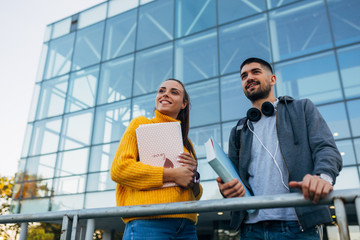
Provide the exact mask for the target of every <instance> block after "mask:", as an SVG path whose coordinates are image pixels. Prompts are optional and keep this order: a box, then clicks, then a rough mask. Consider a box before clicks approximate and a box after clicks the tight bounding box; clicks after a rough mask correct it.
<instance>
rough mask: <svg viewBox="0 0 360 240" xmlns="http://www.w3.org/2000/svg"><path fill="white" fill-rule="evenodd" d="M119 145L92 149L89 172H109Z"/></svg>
mask: <svg viewBox="0 0 360 240" xmlns="http://www.w3.org/2000/svg"><path fill="white" fill-rule="evenodd" d="M118 145H119V143H118V142H116V143H111V144H104V145H100V146H94V147H92V148H91V157H90V168H89V172H98V171H108V170H109V169H110V167H111V164H112V162H113V159H114V156H115V153H116V150H117V147H118Z"/></svg>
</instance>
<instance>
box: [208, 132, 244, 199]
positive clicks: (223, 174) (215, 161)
mask: <svg viewBox="0 0 360 240" xmlns="http://www.w3.org/2000/svg"><path fill="white" fill-rule="evenodd" d="M205 150H206V158H207V160H208V163H209V164H210V166H211V167H212V168H213V169H214V171H215V172H216V174H217V175H219V177H220V178H221V180H222V181H223V182H224V183H226V182H229V181H231V180H233V179H234V178H237V179H239V181H240V182H241V183H242V185H243V186H244V187H245V185H244V184H243V182H242V181H241V179H240V176H239V174H238V171H237V170H236V169H235V166H234V164H233V163H232V162H231V160H230V159H229V158H228V156H227V155H226V153H225V152H224V151H223V150H222V148H221V147H220V145H219V144H218V143H217V142H216V141H215V140H214V139H213V138H212V137H210V138H209V140H208V141H207V142H206V143H205ZM245 191H246V193H245V197H250V196H251V194H250V192H249V190H248V189H247V188H246V187H245Z"/></svg>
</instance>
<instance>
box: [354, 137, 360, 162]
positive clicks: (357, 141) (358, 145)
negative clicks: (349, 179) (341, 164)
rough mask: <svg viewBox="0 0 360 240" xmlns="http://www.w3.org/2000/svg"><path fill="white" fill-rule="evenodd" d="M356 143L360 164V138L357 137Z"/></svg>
mask: <svg viewBox="0 0 360 240" xmlns="http://www.w3.org/2000/svg"><path fill="white" fill-rule="evenodd" d="M354 145H355V153H356V157H357V163H358V164H359V162H360V139H355V140H354Z"/></svg>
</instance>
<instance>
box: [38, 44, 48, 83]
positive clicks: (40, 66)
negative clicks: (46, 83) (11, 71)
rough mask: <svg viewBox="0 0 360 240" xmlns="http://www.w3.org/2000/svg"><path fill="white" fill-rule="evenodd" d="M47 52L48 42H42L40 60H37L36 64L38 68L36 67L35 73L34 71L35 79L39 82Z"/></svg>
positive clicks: (42, 74)
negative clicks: (37, 63)
mask: <svg viewBox="0 0 360 240" xmlns="http://www.w3.org/2000/svg"><path fill="white" fill-rule="evenodd" d="M47 53H48V43H44V44H43V47H42V49H41V54H40V61H39V65H38V69H37V73H36V81H37V82H40V81H41V80H42V78H43V76H44V68H45V64H46V62H45V61H46V56H47Z"/></svg>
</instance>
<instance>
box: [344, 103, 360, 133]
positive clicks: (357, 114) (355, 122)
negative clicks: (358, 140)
mask: <svg viewBox="0 0 360 240" xmlns="http://www.w3.org/2000/svg"><path fill="white" fill-rule="evenodd" d="M359 106H360V100H355V101H349V102H347V107H348V110H349V117H350V124H351V131H352V134H353V136H354V137H355V136H360V111H359Z"/></svg>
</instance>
